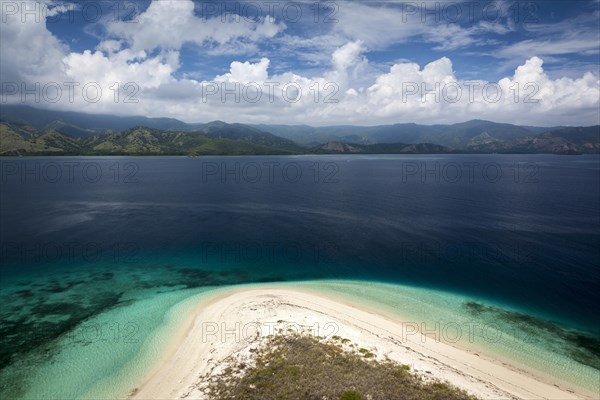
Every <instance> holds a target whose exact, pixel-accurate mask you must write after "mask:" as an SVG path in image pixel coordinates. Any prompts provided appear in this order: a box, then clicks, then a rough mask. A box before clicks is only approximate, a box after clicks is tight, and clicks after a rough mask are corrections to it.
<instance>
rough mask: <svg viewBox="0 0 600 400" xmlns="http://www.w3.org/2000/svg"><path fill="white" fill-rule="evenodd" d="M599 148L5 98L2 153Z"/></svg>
mask: <svg viewBox="0 0 600 400" xmlns="http://www.w3.org/2000/svg"><path fill="white" fill-rule="evenodd" d="M341 153H348V154H360V153H363V154H386V153H387V154H411V153H419V154H423V153H555V154H581V153H600V126H598V125H596V126H590V127H532V126H519V125H512V124H506V123H496V122H491V121H483V120H471V121H467V122H463V123H457V124H451V125H417V124H412V123H404V124H393V125H379V126H353V125H346V126H324V127H312V126H308V125H265V124H260V125H252V124H239V123H232V124H229V123H225V122H222V121H213V122H209V123H194V124H189V123H185V122H183V121H179V120H177V119H173V118H148V117H141V116H139V117H135V116H133V117H131V116H127V117H123V116H115V115H102V114H85V113H78V112H61V111H49V110H42V109H37V108H33V107H29V106H20V105H16V106H15V105H3V106H2V107H1V108H0V155H46V154H56V155H58V154H62V155H116V154H122V155H143V154H149V155H161V154H162V155H250V154H341Z"/></svg>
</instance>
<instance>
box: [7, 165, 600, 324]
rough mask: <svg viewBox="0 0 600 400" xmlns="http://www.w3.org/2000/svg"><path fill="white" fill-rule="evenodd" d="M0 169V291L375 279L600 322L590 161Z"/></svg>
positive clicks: (596, 188) (596, 211) (599, 197)
mask: <svg viewBox="0 0 600 400" xmlns="http://www.w3.org/2000/svg"><path fill="white" fill-rule="evenodd" d="M0 163H1V164H0V166H1V169H0V179H1V181H0V184H1V191H0V244H1V247H0V250H1V256H2V282H3V285H5V286H6V285H11V284H17V285H18V284H20V285H21V286H25V285H26V284H29V283H31V282H33V281H35V279H46V281H45V284H46V285H50V287H49V288H48V287H45V288H44V289H40V290H46V291H48V292H52V291H54V292H60V291H63V290H66V289H67V287H68V288H70V287H73V286H76V285H78V284H80V283H81V282H80V281H67V282H66V283H65V281H64V280H61V279H64V275H63V278H61V279H58V280H53V281H52V280H51V279H50V278H48V277H51V276H52V274H57V273H58V272H61V273H65V271H66V273H68V271H69V270H70V269H72V270H76V271H78V272H81V271H85V270H86V268H90V271H91V270H93V269H94V268H96V267H97V266H98V265H103V266H105V267H106V266H108V267H109V269H110V271H111V273H113V274H117V275H118V274H119V273H120V272H121V271H123V272H124V271H132V270H138V271H142V272H143V274H146V275H147V276H154V277H155V278H154V280H151V281H148V282H146V283H145V286H144V287H151V286H153V285H154V286H160V285H165V286H173V287H178V286H177V285H182V284H183V285H187V286H188V287H193V286H199V285H203V284H222V283H232V282H248V281H273V280H289V279H310V278H357V279H372V280H380V281H390V282H403V283H411V284H417V285H423V286H430V287H439V288H443V289H447V290H451V291H457V292H465V293H470V294H473V295H475V296H481V297H483V298H491V299H495V300H498V301H501V302H505V303H507V304H511V305H514V306H517V307H520V308H521V309H524V310H531V311H532V312H534V313H538V314H539V315H543V316H546V317H548V318H549V319H554V320H559V321H563V322H565V323H568V324H571V325H572V326H577V327H580V328H586V329H588V330H593V331H597V330H598V329H599V328H600V323H599V321H598V317H597V315H598V313H597V310H598V308H597V305H598V304H600V246H598V245H599V243H600V184H599V181H600V180H599V178H600V176H599V175H600V160H599V158H598V156H553V155H452V156H302V157H271V156H268V157H267V156H263V157H202V158H196V159H191V158H184V157H103V158H102V157H53V158H42V157H41V158H2V159H1V160H0ZM164 271H173V272H172V273H163V272H164ZM99 276H100V278H98V279H110V278H111V275H105V276H104V278H103V275H99ZM48 279H50V281H48ZM119 294H122V293H121V292H120V293H119ZM21 295H22V296H23V297H31V296H35V295H36V293H35V291H34V292H33V293H32V292H31V290H30V287H27V288H26V289H24V290H21ZM107 304H109V305H110V302H109V303H107ZM102 306H106V304H104V303H102ZM83 316H85V315H83Z"/></svg>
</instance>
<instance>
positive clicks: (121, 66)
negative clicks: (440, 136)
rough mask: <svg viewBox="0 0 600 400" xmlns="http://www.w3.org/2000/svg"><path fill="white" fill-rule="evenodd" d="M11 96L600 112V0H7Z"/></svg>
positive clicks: (452, 118) (3, 74)
mask: <svg viewBox="0 0 600 400" xmlns="http://www.w3.org/2000/svg"><path fill="white" fill-rule="evenodd" d="M0 16H1V21H0V37H1V47H0V78H1V79H0V80H1V88H0V105H2V104H28V105H31V106H34V107H38V108H46V109H56V110H69V111H80V112H87V113H108V114H116V115H144V116H149V117H171V118H177V119H180V120H182V121H185V122H208V121H212V120H223V121H226V122H242V123H267V124H294V125H296V124H307V125H339V124H354V125H379V124H390V123H406V122H415V123H421V124H437V123H456V122H463V121H467V120H471V119H487V120H491V121H496V122H508V123H514V124H521V125H537V126H555V125H596V124H600V111H599V109H600V104H599V102H600V80H599V76H600V27H599V23H600V22H599V21H600V1H599V0H575V1H559V0H551V1H511V0H507V1H504V0H501V1H483V0H477V1H467V2H457V1H425V0H420V1H412V2H403V1H392V0H390V1H382V2H379V1H356V0H355V1H339V0H336V1H321V2H318V1H316V0H308V1H277V0H259V1H246V0H242V1H237V0H235V1H234V0H227V1H192V0H153V1H135V2H133V1H79V2H72V1H57V0H43V1H35V2H34V1H22V0H18V1H9V0H0Z"/></svg>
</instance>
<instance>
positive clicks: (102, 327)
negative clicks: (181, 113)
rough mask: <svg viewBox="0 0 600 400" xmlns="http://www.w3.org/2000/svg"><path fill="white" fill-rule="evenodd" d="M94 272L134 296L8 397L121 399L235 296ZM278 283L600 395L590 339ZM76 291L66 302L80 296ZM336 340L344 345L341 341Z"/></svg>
mask: <svg viewBox="0 0 600 400" xmlns="http://www.w3.org/2000/svg"><path fill="white" fill-rule="evenodd" d="M96 273H97V274H100V275H99V276H100V277H102V280H100V281H98V282H97V287H96V291H97V292H98V293H103V290H107V289H108V288H111V290H124V289H125V287H128V288H129V291H128V292H127V294H123V295H122V296H121V297H120V299H119V301H118V302H117V303H116V304H114V305H108V306H106V307H105V308H104V309H102V310H100V311H98V312H97V313H95V314H93V315H91V316H89V317H88V318H86V319H84V320H82V321H80V322H79V323H77V324H74V326H73V327H72V328H71V329H68V330H67V331H66V332H64V333H62V334H60V335H58V336H57V337H55V338H52V339H49V340H46V341H45V342H44V344H43V345H42V346H40V347H38V348H35V349H32V350H31V351H29V352H24V353H22V354H20V355H19V357H18V358H17V359H16V360H14V362H12V363H11V364H10V365H9V366H8V367H6V368H4V369H3V370H2V371H1V372H0V382H1V384H2V395H3V396H2V397H3V398H13V397H18V398H26V399H42V398H56V399H58V398H60V399H73V398H89V399H104V398H118V397H122V396H124V395H126V394H127V393H128V392H129V391H130V390H132V389H133V388H134V387H135V386H136V384H139V383H140V380H141V379H142V378H143V377H144V375H145V374H147V373H148V372H149V371H150V369H151V367H152V365H153V363H155V362H156V361H157V360H158V359H159V357H160V355H161V351H162V349H164V347H165V344H166V343H167V342H168V341H169V338H170V337H171V335H172V333H173V332H174V331H175V330H176V329H178V328H179V327H180V326H181V324H182V323H183V321H184V320H185V318H186V316H188V315H189V313H190V310H191V308H192V307H193V306H195V305H197V304H198V303H199V302H201V301H203V299H207V298H208V297H209V296H211V295H213V294H215V293H216V292H218V291H219V290H222V289H225V288H228V287H231V286H222V287H218V288H217V287H200V288H193V289H185V288H182V287H180V286H173V287H166V286H159V287H154V288H152V289H147V288H142V289H138V290H133V289H132V287H130V285H132V284H133V283H134V282H137V280H136V279H137V278H139V277H140V276H139V275H138V274H139V271H136V270H132V271H130V273H129V274H128V275H127V274H125V275H122V276H120V277H119V278H117V277H112V278H111V279H106V276H104V275H102V273H100V272H96ZM150 275H151V274H148V273H147V274H145V277H146V279H150ZM72 278H73V277H72ZM163 279H164V277H163ZM147 281H148V280H147ZM147 281H146V282H147ZM274 284H277V285H279V284H284V285H291V286H293V287H301V288H306V289H310V290H316V291H319V292H325V293H326V294H328V295H330V296H335V297H338V298H341V299H345V300H348V301H355V302H356V301H358V302H360V303H362V304H365V305H366V306H367V307H372V308H375V309H377V310H381V311H382V312H384V313H388V314H395V315H398V316H401V317H402V318H404V319H406V318H408V319H409V321H410V322H409V324H410V325H412V326H414V327H417V328H418V329H419V330H422V331H425V332H427V333H428V334H429V336H430V337H431V338H432V340H435V339H436V338H438V339H440V340H443V341H446V342H451V343H455V344H456V345H458V346H460V347H467V348H470V349H473V350H474V351H485V352H486V354H495V355H498V356H500V357H502V358H504V359H506V360H512V361H516V362H518V363H521V364H523V365H525V366H528V367H531V368H534V369H537V370H540V371H543V373H544V375H545V376H548V375H549V376H551V377H554V378H555V379H556V381H557V382H567V383H571V384H575V385H577V386H583V387H586V388H587V389H588V390H592V391H593V390H596V391H598V390H600V387H599V386H598V376H599V375H598V374H599V373H600V372H599V369H598V362H599V359H598V356H597V355H595V354H594V353H593V352H592V351H590V349H589V348H586V346H587V345H589V344H586V343H584V341H585V339H586V338H587V339H588V340H597V338H594V337H593V336H590V335H588V334H586V333H584V332H578V331H574V330H570V329H567V328H566V327H564V326H562V325H560V324H558V323H553V322H550V321H547V320H544V319H542V318H537V317H534V316H531V315H528V314H525V313H523V312H521V311H519V310H514V309H508V308H506V307H505V306H503V305H501V304H497V303H493V302H489V301H481V300H478V299H475V298H473V297H468V296H463V295H458V294H453V293H450V292H444V291H440V290H433V289H427V288H420V287H413V286H406V285H392V284H386V283H376V282H367V281H360V282H359V281H330V280H325V281H305V282H288V283H274ZM261 285H264V283H261ZM267 285H268V284H267ZM76 286H77V285H75V287H76ZM75 287H74V288H75ZM74 288H72V289H70V290H66V291H65V292H62V293H60V296H66V297H67V298H71V299H72V298H74V297H76V296H77V292H76V291H75V289H74ZM3 290H4V291H5V290H6V287H5V288H4V289H3ZM89 290H91V288H90V285H87V286H86V289H85V291H86V292H87V295H88V296H89ZM108 293H110V292H108ZM54 301H55V302H56V301H57V300H56V299H55V300H54ZM90 307H93V306H90ZM66 312H68V310H63V311H62V312H59V311H58V310H57V311H56V312H55V313H54V314H52V313H46V314H45V317H44V318H46V319H48V320H52V319H54V321H50V322H48V324H50V323H56V322H60V321H62V322H64V321H68V318H69V316H68V315H67V314H65V313H66ZM38 322H39V321H38ZM407 329H409V328H408V325H407ZM411 329H412V328H411ZM407 332H408V330H407ZM338 334H339V335H341V336H343V333H342V332H340V333H338ZM594 345H596V344H595V343H594ZM5 396H6V397H5Z"/></svg>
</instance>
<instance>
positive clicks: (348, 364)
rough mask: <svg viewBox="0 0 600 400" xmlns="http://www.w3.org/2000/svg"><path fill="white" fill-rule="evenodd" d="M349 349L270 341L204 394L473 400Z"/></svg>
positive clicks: (288, 338)
mask: <svg viewBox="0 0 600 400" xmlns="http://www.w3.org/2000/svg"><path fill="white" fill-rule="evenodd" d="M346 343H347V341H346ZM349 348H356V346H354V345H350V346H346V345H344V344H343V342H342V340H341V338H340V340H334V341H324V340H319V339H318V338H314V337H312V336H306V335H296V334H294V335H278V336H273V337H270V338H269V339H268V340H267V341H266V342H265V343H264V344H263V345H262V346H260V347H259V349H258V350H257V351H256V353H255V358H254V361H255V363H253V364H254V365H251V366H250V365H246V364H239V363H238V362H236V361H233V362H232V363H231V365H229V366H228V367H227V368H226V369H225V370H224V372H223V373H221V374H220V375H218V376H216V377H213V379H211V382H210V384H209V386H208V388H207V394H209V398H211V399H215V400H221V399H223V400H224V399H245V400H254V399H256V400H288V399H289V400H298V399H307V400H313V399H314V400H323V399H329V400H369V399H372V400H376V399H385V400H395V399H402V400H405V399H411V400H474V399H475V398H474V397H472V396H469V395H468V394H467V393H466V392H464V391H462V390H461V389H458V388H456V387H453V386H451V385H449V384H447V383H445V382H441V381H437V380H429V381H425V380H424V379H423V378H421V377H419V376H418V375H416V374H413V373H411V372H410V368H409V367H408V366H406V365H400V364H398V363H395V362H392V361H389V360H385V361H377V359H376V358H375V357H373V354H372V353H370V352H365V351H359V350H357V351H353V350H348V349H349ZM361 350H364V349H361Z"/></svg>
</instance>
